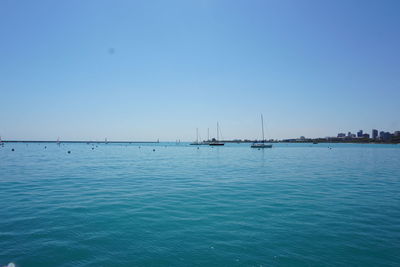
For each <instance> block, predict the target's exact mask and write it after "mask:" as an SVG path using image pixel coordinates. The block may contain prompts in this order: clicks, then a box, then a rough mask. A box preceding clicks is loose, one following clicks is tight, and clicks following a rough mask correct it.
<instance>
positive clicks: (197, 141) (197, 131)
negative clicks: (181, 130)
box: [190, 128, 200, 146]
mask: <svg viewBox="0 0 400 267" xmlns="http://www.w3.org/2000/svg"><path fill="white" fill-rule="evenodd" d="M190 145H192V146H198V145H200V143H199V128H196V141H195V142H193V143H190Z"/></svg>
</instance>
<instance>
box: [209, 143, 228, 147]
mask: <svg viewBox="0 0 400 267" xmlns="http://www.w3.org/2000/svg"><path fill="white" fill-rule="evenodd" d="M209 145H210V146H223V145H225V144H224V143H210V144H209Z"/></svg>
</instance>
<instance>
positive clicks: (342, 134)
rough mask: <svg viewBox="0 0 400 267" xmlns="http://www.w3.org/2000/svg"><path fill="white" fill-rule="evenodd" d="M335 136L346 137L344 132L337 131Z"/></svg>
mask: <svg viewBox="0 0 400 267" xmlns="http://www.w3.org/2000/svg"><path fill="white" fill-rule="evenodd" d="M337 137H338V138H344V137H346V134H345V133H338V135H337Z"/></svg>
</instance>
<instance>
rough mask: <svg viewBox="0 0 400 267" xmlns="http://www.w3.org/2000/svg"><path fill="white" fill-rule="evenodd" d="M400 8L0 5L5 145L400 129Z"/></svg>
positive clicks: (381, 4) (74, 0)
mask: <svg viewBox="0 0 400 267" xmlns="http://www.w3.org/2000/svg"><path fill="white" fill-rule="evenodd" d="M398 14H400V1H396V0H392V1H390V0H386V1H358V0H357V1H349V0H346V1H344V0H342V1H319V0H315V1H311V0H304V1H297V0H293V1H287V0H279V1H278V0H276V1H267V0H265V1H252V0H250V1H218V0H216V1H151V0H150V1H122V0H121V1H111V0H110V1H101V0H85V1H82V0H69V1H39V0H38V1H16V0H1V1H0V36H1V39H0V41H1V42H0V92H1V99H0V101H1V102H0V103H1V104H0V135H1V136H2V138H3V139H38V140H45V139H50V140H55V139H57V137H58V136H60V138H61V139H62V140H66V139H79V140H103V139H104V137H108V139H109V140H154V139H157V138H160V140H173V141H174V140H176V139H181V140H193V139H194V138H195V133H196V130H195V129H196V128H199V130H200V134H201V136H202V137H206V133H207V128H210V133H211V135H215V125H216V122H217V121H219V123H220V125H221V130H222V135H223V137H224V138H260V121H259V120H260V119H259V117H260V113H263V114H264V120H265V123H266V125H267V136H268V137H269V138H291V137H298V136H300V135H304V136H308V137H319V136H322V137H324V136H332V135H336V134H337V132H347V131H352V132H355V131H357V130H359V129H364V130H366V131H368V132H370V131H371V129H372V128H377V129H379V130H387V131H394V130H400V119H399V116H398V114H399V109H400V104H399V103H400V16H399V15H398Z"/></svg>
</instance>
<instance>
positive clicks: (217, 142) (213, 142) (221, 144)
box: [208, 122, 225, 146]
mask: <svg viewBox="0 0 400 267" xmlns="http://www.w3.org/2000/svg"><path fill="white" fill-rule="evenodd" d="M208 145H210V146H223V145H225V144H224V143H222V142H219V124H218V122H217V139H216V140H213V141H211V142H209V143H208Z"/></svg>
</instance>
